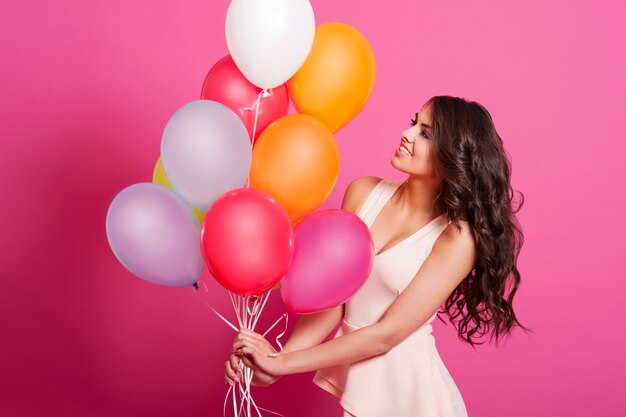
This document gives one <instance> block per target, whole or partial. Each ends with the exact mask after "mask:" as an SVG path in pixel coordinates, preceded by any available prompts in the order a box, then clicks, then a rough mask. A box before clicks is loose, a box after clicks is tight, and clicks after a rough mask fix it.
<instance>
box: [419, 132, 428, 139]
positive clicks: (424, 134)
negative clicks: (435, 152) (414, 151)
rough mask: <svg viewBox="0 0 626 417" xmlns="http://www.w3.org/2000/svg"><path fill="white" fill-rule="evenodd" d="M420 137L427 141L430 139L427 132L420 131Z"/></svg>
mask: <svg viewBox="0 0 626 417" xmlns="http://www.w3.org/2000/svg"><path fill="white" fill-rule="evenodd" d="M420 135H422V136H424V137H425V138H426V139H428V135H427V134H426V132H425V131H423V130H420Z"/></svg>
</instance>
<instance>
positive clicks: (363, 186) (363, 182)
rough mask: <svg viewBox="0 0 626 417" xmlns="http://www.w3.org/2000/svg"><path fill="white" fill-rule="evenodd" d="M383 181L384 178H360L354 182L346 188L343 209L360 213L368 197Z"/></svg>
mask: <svg viewBox="0 0 626 417" xmlns="http://www.w3.org/2000/svg"><path fill="white" fill-rule="evenodd" d="M381 180H382V178H379V177H372V176H367V177H359V178H357V179H355V180H353V181H352V182H351V183H350V184H349V185H348V187H347V188H346V192H345V194H344V195H343V202H342V203H341V208H342V209H344V210H347V211H350V212H352V213H358V212H359V211H360V210H361V207H363V204H364V203H365V199H366V198H367V196H368V195H369V194H370V193H371V192H372V189H374V187H375V186H376V184H378V183H379V182H380V181H381Z"/></svg>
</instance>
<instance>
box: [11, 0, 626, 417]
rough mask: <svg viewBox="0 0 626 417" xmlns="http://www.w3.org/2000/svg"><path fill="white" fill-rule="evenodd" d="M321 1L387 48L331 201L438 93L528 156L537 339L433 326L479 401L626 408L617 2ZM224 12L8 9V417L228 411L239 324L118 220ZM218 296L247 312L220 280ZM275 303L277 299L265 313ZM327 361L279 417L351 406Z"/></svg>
mask: <svg viewBox="0 0 626 417" xmlns="http://www.w3.org/2000/svg"><path fill="white" fill-rule="evenodd" d="M312 4H313V8H314V11H315V14H316V21H317V23H318V24H319V23H324V22H329V21H341V22H344V23H348V24H350V25H352V26H354V27H356V28H358V29H359V30H360V31H361V32H362V33H363V34H364V35H365V36H366V37H367V38H368V39H369V41H370V43H371V44H372V47H373V49H374V52H375V55H376V59H377V63H378V78H377V84H376V87H375V90H374V92H373V95H372V98H371V100H370V102H369V104H368V105H367V107H366V108H365V109H364V110H363V112H362V113H361V114H360V115H359V116H358V117H357V118H356V119H355V120H353V121H352V122H351V123H350V124H349V125H348V126H347V127H345V128H344V129H343V130H341V131H340V132H339V133H338V134H337V135H336V139H337V141H338V143H339V147H340V150H341V158H342V160H341V172H340V178H339V181H338V183H337V185H336V188H335V190H334V191H333V194H332V196H331V197H330V198H329V200H328V201H327V202H326V203H325V204H324V206H323V207H324V208H330V207H338V206H339V205H340V201H341V196H342V194H343V191H344V190H345V187H346V185H347V184H348V183H349V182H350V181H351V180H352V179H353V178H355V177H357V176H361V175H378V176H383V177H386V178H396V179H399V178H402V177H403V176H402V174H401V173H399V172H397V171H394V169H393V168H392V167H391V165H390V164H389V159H390V157H391V155H392V154H393V151H394V148H395V147H396V145H397V142H398V138H399V134H400V131H401V130H402V129H403V128H405V127H406V125H407V123H408V121H409V119H410V118H411V117H412V116H413V113H414V112H415V111H416V110H417V109H418V108H419V106H420V105H421V104H422V103H423V102H424V101H425V100H426V99H428V98H429V97H430V96H432V95H434V94H452V95H459V96H464V97H466V98H470V99H473V100H478V101H479V102H481V103H483V104H484V105H485V106H486V107H487V108H488V109H489V110H490V111H491V113H492V115H493V117H494V119H495V121H496V125H497V128H498V130H499V132H500V134H501V136H502V137H503V138H504V141H505V146H506V148H507V150H508V152H509V153H510V155H511V157H512V162H513V185H514V187H515V188H516V189H519V190H521V191H522V192H523V193H524V194H525V197H526V203H525V206H524V208H523V209H522V212H521V214H520V216H519V218H520V221H521V223H522V225H523V228H524V232H525V238H526V244H525V247H524V249H523V251H522V255H521V259H520V262H519V268H520V270H521V272H522V286H521V289H520V290H519V293H518V297H517V300H516V311H517V314H518V315H519V318H520V319H521V320H522V322H523V323H524V324H525V325H527V326H529V327H531V328H532V329H534V330H535V333H534V334H532V335H525V334H524V333H522V332H516V333H515V334H514V335H513V336H512V338H511V339H510V340H509V341H508V343H506V344H505V345H503V346H501V347H499V348H495V347H494V346H482V347H478V349H477V350H476V351H474V350H473V349H471V348H470V347H468V346H467V345H464V344H462V343H461V342H460V341H458V340H457V339H456V337H455V334H454V331H453V329H452V327H451V326H443V325H441V324H439V323H438V322H437V323H438V324H437V326H436V328H435V336H436V337H437V345H438V347H439V349H440V352H441V355H442V357H443V359H444V361H445V363H446V364H447V366H448V368H449V370H450V372H451V373H452V375H453V377H454V378H455V380H456V382H457V384H458V386H459V388H460V390H461V392H462V393H463V395H464V398H465V401H466V403H467V407H468V410H469V414H470V416H483V417H488V416H509V417H517V416H520V417H521V416H554V415H567V416H572V417H573V416H581V417H582V416H590V415H596V416H618V415H625V414H626V397H625V396H624V395H623V394H624V393H623V388H624V373H625V371H626V366H625V365H626V363H625V362H626V359H625V358H626V357H625V356H624V354H623V344H624V342H625V339H626V336H625V333H624V331H623V329H624V325H623V318H622V315H623V313H624V308H623V302H622V295H623V293H624V290H626V284H625V283H624V277H625V272H626V271H625V269H626V268H625V267H626V261H625V257H624V256H623V248H624V244H623V239H624V237H625V236H624V231H625V230H626V227H625V226H626V225H625V221H624V212H625V211H626V204H625V199H624V193H623V189H624V186H623V180H624V178H625V174H626V172H625V169H624V164H623V158H624V153H625V150H626V147H625V146H624V142H623V136H624V134H623V126H622V124H623V123H622V120H623V117H624V113H625V111H626V105H625V101H624V96H623V94H624V92H625V91H626V90H625V88H624V87H625V86H624V82H623V78H622V77H623V74H625V73H626V65H625V64H624V57H625V56H626V55H625V52H626V51H625V47H624V39H625V38H626V33H625V29H624V25H623V21H624V18H625V17H626V16H625V13H624V11H625V10H624V6H623V5H622V3H621V2H618V1H613V2H602V1H597V2H570V1H551V2H545V1H534V0H533V1H526V2H496V1H493V2H487V1H473V2H462V1H447V2H444V1H416V0H404V1H399V0H396V1H388V2H384V3H381V2H362V1H341V2H337V1H330V0H314V1H313V2H312ZM227 6H228V3H227V1H225V0H224V1H219V2H218V1H186V2H172V1H161V0H151V1H139V0H138V1H134V2H129V1H127V0H125V1H121V0H110V1H107V2H85V1H77V0H73V1H63V2H59V1H37V2H35V1H30V0H29V1H21V2H16V1H14V2H3V3H2V4H1V5H0V45H1V49H0V50H1V51H2V65H1V66H0V83H1V85H0V91H1V93H0V94H1V95H2V99H1V101H0V114H1V126H2V127H1V130H0V131H1V132H2V136H1V140H2V151H1V152H0V162H1V163H0V167H1V171H0V172H1V173H2V181H0V186H1V187H2V204H1V205H0V210H1V217H0V218H1V219H2V220H1V221H2V225H1V227H2V229H1V233H0V248H1V250H0V260H1V269H0V271H1V274H2V278H1V280H0V337H1V340H2V342H1V345H0V346H1V348H0V349H1V354H0V375H1V377H0V380H1V385H0V415H3V416H60V415H63V416H92V417H98V416H134V417H140V416H146V417H147V416H149V417H160V416H217V415H221V407H222V402H223V399H224V395H225V393H226V386H225V385H224V384H223V382H222V366H223V362H224V361H225V360H226V357H227V356H226V355H227V353H228V351H229V349H230V344H231V341H232V338H233V337H234V332H233V331H232V330H231V329H229V328H228V327H226V326H225V325H224V324H223V323H222V322H221V321H220V320H218V319H217V318H216V317H215V316H214V315H213V313H211V312H210V311H209V310H208V309H206V307H205V306H203V305H202V304H201V303H199V302H198V300H196V298H195V297H194V295H193V294H192V292H191V290H188V289H172V288H167V287H159V286H156V285H151V284H148V283H146V282H144V281H142V280H140V279H138V278H136V277H134V276H132V275H131V274H130V273H128V272H127V271H126V270H125V269H124V268H123V267H122V266H121V265H120V264H119V263H118V262H117V260H116V259H115V258H114V256H113V254H112V252H111V251H110V249H109V246H108V243H107V241H106V235H105V227H104V224H105V223H104V221H105V215H106V211H107V208H108V205H109V203H110V202H111V200H112V198H113V197H114V196H115V195H116V194H117V192H119V191H120V190H121V189H123V188H124V187H126V186H128V185H130V184H133V183H137V182H142V181H149V180H150V178H151V171H152V167H153V164H154V162H155V160H156V158H157V157H158V155H159V144H160V138H161V133H162V131H163V128H164V126H165V123H166V122H167V120H168V118H169V117H170V116H171V114H172V113H173V112H174V111H175V110H176V109H178V108H179V107H180V106H182V105H183V104H184V103H186V102H188V101H191V100H194V99H196V98H198V97H199V92H200V87H201V85H202V81H203V79H204V76H205V74H206V72H207V71H208V70H209V68H210V67H211V66H212V65H213V64H214V63H215V62H216V61H217V60H218V59H219V58H221V57H222V56H224V55H225V54H226V53H227V49H226V42H225V38H224V18H225V14H226V9H227ZM210 300H211V302H212V303H213V304H214V306H215V307H216V308H218V309H219V310H220V311H223V312H226V313H231V306H230V304H229V302H227V297H226V294H225V292H224V290H222V289H221V288H220V287H218V286H217V285H216V286H215V287H213V288H212V293H211V296H210ZM281 312H282V309H281V304H280V300H279V298H278V297H275V298H273V299H270V303H269V306H268V308H267V309H266V311H265V313H264V320H262V321H261V324H260V325H259V328H260V329H265V328H267V326H268V325H269V324H270V323H272V322H273V321H274V320H275V318H276V317H278V315H279V314H280V313H281ZM230 317H232V315H231V316H230ZM294 318H295V317H293V316H292V317H291V319H292V321H291V322H290V326H289V327H290V329H291V328H292V324H293V322H294V321H293V319H294ZM273 334H275V333H273ZM312 376H313V374H312V373H309V374H304V375H298V376H292V377H287V378H285V379H283V380H282V381H280V382H279V383H277V384H276V385H274V386H273V387H271V388H269V389H257V390H256V391H255V396H256V398H257V400H258V401H259V404H260V405H262V406H264V407H267V408H269V409H271V410H275V411H279V412H281V413H282V414H284V415H286V416H295V415H297V416H301V417H303V416H310V417H313V416H315V417H317V416H340V415H341V411H340V408H339V406H338V404H337V402H336V399H335V398H334V397H332V396H330V395H329V394H327V393H326V392H324V391H322V390H320V389H319V388H317V387H316V386H314V385H313V384H312V383H311V382H310V380H311V378H312ZM296 399H297V401H294V400H296Z"/></svg>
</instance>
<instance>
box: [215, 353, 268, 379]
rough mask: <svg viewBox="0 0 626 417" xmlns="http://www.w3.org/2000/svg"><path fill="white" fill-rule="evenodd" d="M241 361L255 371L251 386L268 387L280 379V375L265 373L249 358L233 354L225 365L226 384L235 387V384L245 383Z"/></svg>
mask: <svg viewBox="0 0 626 417" xmlns="http://www.w3.org/2000/svg"><path fill="white" fill-rule="evenodd" d="M240 360H241V361H243V363H244V364H245V365H246V366H247V367H248V368H250V369H252V370H253V371H254V373H253V374H252V381H250V384H251V385H253V386H256V387H268V386H270V385H272V384H273V383H274V382H276V381H278V380H279V379H280V376H278V375H270V374H267V373H265V372H263V370H261V368H259V367H258V366H256V365H255V364H254V362H252V361H251V360H250V359H248V358H247V357H245V356H243V355H241V354H238V353H231V355H230V358H229V359H228V360H227V361H226V363H225V365H224V383H226V384H229V385H233V384H234V383H235V382H239V381H243V370H242V368H241V365H240V362H239V361H240Z"/></svg>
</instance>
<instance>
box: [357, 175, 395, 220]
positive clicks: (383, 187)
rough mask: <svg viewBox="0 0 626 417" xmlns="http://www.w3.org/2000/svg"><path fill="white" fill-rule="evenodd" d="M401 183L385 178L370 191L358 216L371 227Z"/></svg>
mask: <svg viewBox="0 0 626 417" xmlns="http://www.w3.org/2000/svg"><path fill="white" fill-rule="evenodd" d="M400 184H401V183H398V182H394V181H390V180H386V179H383V180H381V181H379V182H378V184H376V185H375V186H374V188H373V189H372V191H370V193H369V195H368V196H367V198H366V199H365V203H363V207H361V210H360V211H359V214H358V216H359V217H360V218H361V219H362V220H363V222H365V224H366V225H367V227H370V226H371V225H372V223H373V222H374V219H375V218H376V216H378V213H380V211H381V210H382V209H383V207H384V206H385V204H386V203H387V201H389V199H390V198H391V196H392V195H393V194H394V193H395V192H396V190H397V189H398V187H399V186H400Z"/></svg>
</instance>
